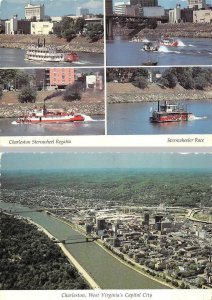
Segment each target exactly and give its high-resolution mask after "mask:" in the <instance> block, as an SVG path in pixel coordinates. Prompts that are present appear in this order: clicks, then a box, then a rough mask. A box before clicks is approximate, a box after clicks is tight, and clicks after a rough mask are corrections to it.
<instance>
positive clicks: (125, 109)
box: [107, 101, 212, 135]
mask: <svg viewBox="0 0 212 300" xmlns="http://www.w3.org/2000/svg"><path fill="white" fill-rule="evenodd" d="M185 103H186V107H187V111H189V112H192V113H193V114H194V115H195V118H194V120H191V121H187V122H170V123H151V122H150V121H149V117H150V116H151V111H152V110H156V109H157V103H153V102H145V103H123V104H108V108H107V115H108V122H107V124H108V130H107V132H108V134H114V135H118V134H131V135H133V134H141V135H142V134H211V133H212V102H211V101H187V102H184V104H185Z"/></svg>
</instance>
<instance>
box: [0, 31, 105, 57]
mask: <svg viewBox="0 0 212 300" xmlns="http://www.w3.org/2000/svg"><path fill="white" fill-rule="evenodd" d="M44 38H45V40H46V45H51V46H54V47H56V48H57V49H58V50H63V51H76V52H88V53H104V41H103V39H101V40H99V41H97V42H91V41H90V39H89V38H87V37H76V38H74V39H73V40H72V41H71V42H67V41H66V40H65V39H64V38H58V37H57V36H55V35H48V36H46V35H29V34H16V35H7V34H1V39H0V48H12V49H23V50H25V49H26V48H27V47H28V46H29V45H32V44H37V42H38V39H40V41H41V42H42V41H43V40H44Z"/></svg>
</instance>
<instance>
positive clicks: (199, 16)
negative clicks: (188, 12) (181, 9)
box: [193, 9, 212, 23]
mask: <svg viewBox="0 0 212 300" xmlns="http://www.w3.org/2000/svg"><path fill="white" fill-rule="evenodd" d="M193 22H194V23H211V22H212V10H211V9H205V10H194V11H193Z"/></svg>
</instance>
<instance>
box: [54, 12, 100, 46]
mask: <svg viewBox="0 0 212 300" xmlns="http://www.w3.org/2000/svg"><path fill="white" fill-rule="evenodd" d="M55 34H56V35H57V36H58V37H60V38H65V39H66V40H67V42H70V41H71V40H72V39H74V38H75V37H76V36H77V35H80V36H85V37H88V38H89V39H90V40H91V41H92V42H96V41H98V40H99V39H101V38H103V35H104V28H103V25H101V24H99V23H98V24H88V25H87V24H86V21H85V19H84V18H83V17H80V18H78V19H77V20H76V21H75V20H74V19H73V18H70V17H63V18H62V21H61V22H60V23H58V24H57V25H56V27H55Z"/></svg>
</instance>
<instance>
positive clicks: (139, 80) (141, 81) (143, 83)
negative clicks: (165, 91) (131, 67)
mask: <svg viewBox="0 0 212 300" xmlns="http://www.w3.org/2000/svg"><path fill="white" fill-rule="evenodd" d="M133 84H134V85H135V86H136V87H138V88H140V89H145V88H146V87H147V86H148V81H147V79H146V77H144V76H137V77H135V78H134V81H133Z"/></svg>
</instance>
